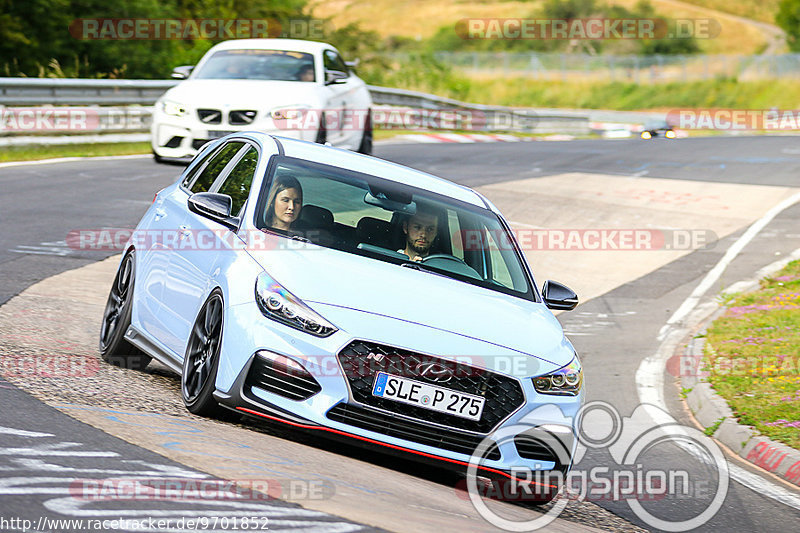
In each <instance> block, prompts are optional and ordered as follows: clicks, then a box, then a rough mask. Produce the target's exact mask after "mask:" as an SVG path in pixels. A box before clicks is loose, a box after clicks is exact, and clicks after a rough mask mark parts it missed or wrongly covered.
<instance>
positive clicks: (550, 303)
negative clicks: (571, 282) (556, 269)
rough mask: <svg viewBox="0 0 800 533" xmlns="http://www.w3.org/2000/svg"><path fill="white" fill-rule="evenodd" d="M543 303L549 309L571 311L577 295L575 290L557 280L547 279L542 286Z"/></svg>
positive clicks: (576, 300) (576, 301)
mask: <svg viewBox="0 0 800 533" xmlns="http://www.w3.org/2000/svg"><path fill="white" fill-rule="evenodd" d="M542 298H544V304H545V305H546V306H547V307H549V308H550V309H556V310H559V311H571V310H572V309H575V306H576V305H578V295H577V294H575V291H573V290H572V289H570V288H569V287H567V286H566V285H562V284H561V283H559V282H557V281H552V280H547V281H545V282H544V287H542Z"/></svg>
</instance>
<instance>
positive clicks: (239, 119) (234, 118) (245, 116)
mask: <svg viewBox="0 0 800 533" xmlns="http://www.w3.org/2000/svg"><path fill="white" fill-rule="evenodd" d="M255 118H256V112H255V111H253V110H249V109H247V110H243V109H239V110H236V111H231V112H230V113H228V122H229V123H230V124H231V125H232V126H242V125H244V124H250V123H252V122H253V121H254V120H255Z"/></svg>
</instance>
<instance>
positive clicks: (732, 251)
mask: <svg viewBox="0 0 800 533" xmlns="http://www.w3.org/2000/svg"><path fill="white" fill-rule="evenodd" d="M797 202H800V193H795V194H794V195H792V196H790V197H789V198H787V199H786V200H784V201H783V202H781V203H779V204H778V205H776V206H775V207H773V208H772V209H770V210H769V211H767V213H766V214H765V215H764V216H763V217H761V218H760V219H758V220H756V221H755V222H754V223H753V224H752V225H751V226H750V227H749V228H747V231H745V232H744V234H743V235H742V236H741V237H739V239H738V240H737V241H736V242H735V243H733V245H732V246H731V247H730V248H728V250H727V251H726V252H725V255H724V256H722V259H720V260H719V262H718V263H717V264H716V266H714V268H712V269H711V270H710V271H709V272H708V274H706V277H705V278H703V281H701V282H700V284H699V285H698V286H697V287H696V288H695V289H694V291H693V292H692V294H691V295H690V296H689V297H688V298H687V299H686V300H685V301H684V302H683V303H682V304H681V306H680V307H679V308H678V309H677V310H676V311H675V312H674V313H673V314H672V316H671V317H670V319H669V320H668V321H667V325H668V326H671V325H674V324H678V323H680V322H681V321H682V320H683V319H684V318H685V317H686V315H688V314H689V313H690V312H691V311H692V309H694V308H695V307H697V304H698V303H699V302H700V298H701V297H702V296H703V295H704V294H705V293H706V292H707V291H708V289H710V288H711V287H712V285H714V283H716V282H717V280H718V279H719V278H720V276H722V273H723V272H724V271H725V269H726V268H728V265H730V264H731V262H732V261H733V260H734V259H735V258H736V256H737V255H739V253H740V252H741V251H742V250H743V249H744V247H745V246H747V245H748V244H749V243H750V241H752V240H753V238H754V237H755V236H756V235H757V234H758V232H759V231H761V230H762V229H764V227H765V226H766V225H767V224H769V223H770V222H771V221H772V219H773V218H775V217H776V216H777V215H778V213H780V212H781V211H783V210H785V209H787V208H789V207H791V206H793V205H794V204H796V203H797ZM662 330H663V328H662ZM665 333H666V332H665V331H664V333H661V334H659V338H658V340H662V339H663V338H664V337H663V336H664V334H665Z"/></svg>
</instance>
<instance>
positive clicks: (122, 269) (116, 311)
mask: <svg viewBox="0 0 800 533" xmlns="http://www.w3.org/2000/svg"><path fill="white" fill-rule="evenodd" d="M135 281H136V256H135V252H133V251H131V252H130V253H128V255H126V256H125V257H124V258H123V259H122V262H121V263H120V265H119V269H118V270H117V275H116V276H115V277H114V284H113V285H112V286H111V291H110V292H109V294H108V300H107V301H106V308H105V310H104V311H103V322H102V324H101V326H100V344H99V348H100V355H101V356H102V357H103V360H104V361H106V362H108V363H111V364H112V365H117V366H121V367H122V368H130V369H131V370H144V369H145V367H147V365H148V364H149V363H150V360H151V358H150V356H149V355H146V354H145V353H144V352H142V351H141V350H139V349H138V348H136V347H135V346H133V345H132V344H131V343H129V342H128V341H126V340H125V332H126V331H127V330H128V326H130V325H131V313H132V310H133V290H134V284H135Z"/></svg>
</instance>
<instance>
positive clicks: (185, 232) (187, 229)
mask: <svg viewBox="0 0 800 533" xmlns="http://www.w3.org/2000/svg"><path fill="white" fill-rule="evenodd" d="M178 229H180V230H181V231H180V234H181V239H182V238H184V237H188V236H189V235H191V234H192V228H190V227H189V226H186V225H182V226H178Z"/></svg>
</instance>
